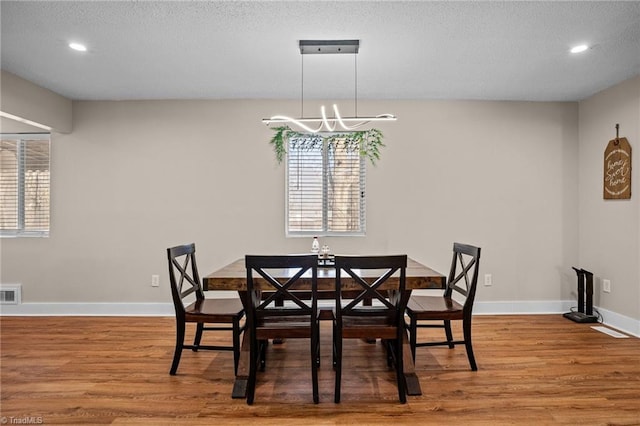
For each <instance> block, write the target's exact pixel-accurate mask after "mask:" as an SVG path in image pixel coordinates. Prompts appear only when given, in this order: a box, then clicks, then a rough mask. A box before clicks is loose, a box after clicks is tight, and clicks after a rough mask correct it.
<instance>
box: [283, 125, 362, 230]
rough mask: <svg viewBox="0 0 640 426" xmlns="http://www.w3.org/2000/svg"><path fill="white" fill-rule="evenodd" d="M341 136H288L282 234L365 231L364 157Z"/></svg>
mask: <svg viewBox="0 0 640 426" xmlns="http://www.w3.org/2000/svg"><path fill="white" fill-rule="evenodd" d="M341 138H342V139H336V138H331V137H326V135H325V137H321V136H315V135H311V136H305V137H304V138H291V139H290V140H289V146H288V151H287V212H286V215H287V223H286V227H287V235H364V232H365V161H364V157H362V156H361V155H360V151H359V149H358V147H357V146H354V144H353V143H350V142H352V141H349V140H348V139H346V138H348V135H346V136H345V135H344V134H341Z"/></svg>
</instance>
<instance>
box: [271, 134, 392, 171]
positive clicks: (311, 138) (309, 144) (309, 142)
mask: <svg viewBox="0 0 640 426" xmlns="http://www.w3.org/2000/svg"><path fill="white" fill-rule="evenodd" d="M272 130H273V131H274V132H275V133H274V135H273V137H272V138H271V141H270V142H269V143H270V144H272V145H273V149H274V151H275V153H276V161H278V164H280V163H282V160H283V159H284V156H285V154H286V153H287V149H286V146H287V145H288V142H289V141H290V142H291V143H292V145H293V146H294V147H295V148H298V149H304V150H311V149H314V148H318V147H319V146H321V145H322V143H323V141H325V140H326V141H327V143H328V144H329V150H335V149H345V150H346V151H347V152H355V151H359V152H360V155H361V156H363V157H366V158H368V159H369V161H371V164H373V165H374V166H375V164H376V161H377V160H379V159H380V148H381V147H383V146H385V145H384V143H382V132H381V131H380V130H378V129H369V130H358V131H352V132H344V133H333V132H332V133H327V134H320V133H313V134H310V133H301V132H296V131H295V130H292V129H291V128H290V127H289V126H279V127H274V128H273V129H272Z"/></svg>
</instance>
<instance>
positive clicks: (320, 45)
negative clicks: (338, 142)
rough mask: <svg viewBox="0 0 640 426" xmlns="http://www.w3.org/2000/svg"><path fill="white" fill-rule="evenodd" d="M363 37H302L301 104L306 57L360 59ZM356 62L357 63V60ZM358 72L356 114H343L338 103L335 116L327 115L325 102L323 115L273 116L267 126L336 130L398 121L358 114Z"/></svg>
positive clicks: (348, 129) (388, 115) (321, 130)
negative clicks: (340, 38)
mask: <svg viewBox="0 0 640 426" xmlns="http://www.w3.org/2000/svg"><path fill="white" fill-rule="evenodd" d="M359 46H360V40H300V54H301V57H302V94H301V101H300V102H301V104H302V105H303V106H304V56H303V55H313V54H353V55H354V58H355V59H356V61H357V56H356V55H357V54H358V49H359ZM354 63H356V62H354ZM354 75H355V105H356V113H355V116H353V117H342V116H341V115H340V111H339V110H338V105H336V104H333V115H332V116H328V115H327V111H326V108H325V106H324V105H322V106H321V107H320V117H312V118H310V117H300V118H293V117H288V116H285V115H274V116H272V117H271V118H265V119H263V120H262V122H263V123H265V124H266V125H270V124H286V125H289V124H291V125H295V126H297V127H299V128H300V129H302V130H304V131H307V132H309V133H318V132H333V131H335V130H346V131H350V130H356V129H358V128H360V127H362V126H364V125H366V124H368V123H371V122H375V121H395V120H396V117H395V115H393V114H379V115H376V116H369V117H360V116H358V71H357V63H356V66H354Z"/></svg>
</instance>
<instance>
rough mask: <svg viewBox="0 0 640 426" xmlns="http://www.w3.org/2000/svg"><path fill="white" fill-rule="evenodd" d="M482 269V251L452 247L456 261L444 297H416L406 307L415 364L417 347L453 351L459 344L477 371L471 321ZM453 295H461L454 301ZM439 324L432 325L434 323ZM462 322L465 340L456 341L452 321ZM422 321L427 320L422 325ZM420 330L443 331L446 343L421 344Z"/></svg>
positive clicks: (452, 262)
mask: <svg viewBox="0 0 640 426" xmlns="http://www.w3.org/2000/svg"><path fill="white" fill-rule="evenodd" d="M479 267H480V248H479V247H475V246H471V245H468V244H460V243H454V244H453V259H452V260H451V269H450V271H449V277H448V279H447V286H446V288H445V291H444V294H443V296H421V295H414V296H411V298H410V299H409V303H408V304H407V315H408V317H409V322H408V324H406V326H407V328H408V329H409V342H410V345H411V355H412V356H413V360H414V362H415V359H416V347H421V346H448V347H449V348H450V349H452V348H454V347H455V345H457V344H464V345H465V348H466V350H467V357H468V358H469V364H470V366H471V370H473V371H476V370H478V366H477V364H476V359H475V357H474V355H473V346H472V344H471V319H472V311H473V301H474V299H475V296H476V287H477V284H478V269H479ZM454 292H455V293H456V294H457V295H458V296H457V300H456V299H454V298H453V296H454ZM462 299H464V300H462ZM434 320H435V321H437V323H435V324H434V323H433V321H434ZM455 320H459V321H462V330H463V337H464V338H463V339H462V340H453V333H452V332H451V321H455ZM421 321H428V322H426V323H422V322H421ZM418 328H444V330H445V335H446V339H447V340H446V341H435V342H434V341H430V342H418V341H417V334H418V333H417V330H418Z"/></svg>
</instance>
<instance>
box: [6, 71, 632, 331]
mask: <svg viewBox="0 0 640 426" xmlns="http://www.w3.org/2000/svg"><path fill="white" fill-rule="evenodd" d="M305 109H306V110H307V111H315V110H316V109H317V108H316V106H310V105H305ZM359 110H360V113H361V114H363V115H365V114H378V113H382V112H393V113H395V114H396V115H397V116H398V117H399V120H398V121H397V122H396V123H389V124H384V125H381V126H379V127H380V128H381V130H383V132H384V134H385V143H386V145H387V146H386V147H385V148H383V158H382V160H381V161H380V162H379V163H378V165H377V166H376V167H371V166H368V171H367V173H368V176H367V235H366V237H350V238H346V237H343V238H327V239H323V241H322V243H326V244H329V245H330V246H331V248H332V249H333V250H334V251H335V252H338V253H363V252H367V253H393V252H397V253H399V252H405V253H407V254H409V255H410V256H412V257H414V258H416V259H417V260H420V261H423V262H425V263H427V264H429V265H430V266H432V267H434V268H436V269H438V270H440V271H442V272H446V271H447V269H448V265H449V261H450V249H451V243H452V242H453V241H462V242H467V243H472V244H477V245H480V246H482V248H483V258H482V267H481V273H482V274H486V273H490V274H492V275H493V286H491V287H485V286H481V288H480V290H479V295H478V298H479V300H480V303H481V306H482V304H483V303H484V306H485V307H487V306H488V307H489V309H490V310H491V309H493V310H495V311H502V312H505V311H506V312H508V311H509V309H510V307H511V306H515V305H517V306H518V308H517V309H520V310H522V311H526V309H523V306H527V305H532V306H533V305H535V306H545V304H546V306H549V307H553V306H556V307H555V308H551V310H552V311H555V312H558V311H559V310H562V309H565V308H567V307H568V306H570V304H575V298H576V295H575V283H576V277H575V274H574V273H573V271H572V270H571V268H570V267H571V266H573V265H578V266H581V267H583V268H585V269H589V270H591V271H593V272H594V274H595V278H596V295H595V301H596V304H597V305H599V306H600V307H601V308H602V310H603V312H605V321H607V320H608V319H609V320H611V321H613V322H614V323H617V324H619V325H620V326H621V327H622V328H623V329H626V330H628V331H631V332H634V333H635V334H638V335H640V321H638V320H639V319H640V207H639V202H638V197H637V195H634V196H633V198H632V199H631V200H626V201H605V200H603V199H602V173H603V172H602V155H603V152H604V148H605V146H606V144H607V142H608V140H609V139H611V138H613V136H614V126H615V123H620V125H621V129H622V131H621V136H626V137H627V138H628V139H629V141H630V142H631V145H632V146H633V147H634V151H633V162H634V163H635V165H636V167H635V168H634V170H633V181H634V182H635V183H634V185H633V187H634V188H635V192H637V187H638V185H639V184H640V178H639V177H638V169H639V167H638V164H640V163H639V161H640V160H639V159H638V156H639V154H638V153H639V152H640V151H639V150H640V147H638V141H639V140H640V129H639V126H640V124H639V123H640V77H636V78H634V79H631V80H629V81H627V82H624V83H621V84H619V85H617V86H614V87H612V88H610V89H607V90H604V91H603V92H601V93H599V94H596V95H595V96H593V97H592V98H590V99H588V100H585V101H582V102H580V103H533V102H485V101H379V102H365V101H360V105H359ZM298 111H299V103H298V102H297V101H282V100H260V101H258V100H245V101H224V100H211V101H131V102H74V103H73V132H72V133H70V134H61V133H54V134H53V136H52V179H53V184H52V224H51V237H50V238H48V239H33V238H23V239H2V240H0V252H1V253H0V256H1V257H0V259H1V262H0V267H1V270H0V274H1V282H2V283H5V284H10V283H22V284H23V302H26V303H27V304H30V303H31V304H34V303H35V304H37V303H45V304H51V303H62V304H65V303H73V302H91V303H107V304H108V303H121V302H124V303H161V304H166V303H168V302H169V300H170V299H169V291H168V283H167V275H166V272H165V270H166V268H167V266H166V260H165V248H166V247H168V246H171V245H175V244H180V243H186V242H191V241H194V242H196V244H197V247H198V259H199V265H200V269H201V272H202V273H207V272H209V271H212V270H214V269H216V268H218V267H220V266H223V265H224V264H226V263H228V262H231V261H233V260H234V259H236V258H238V257H241V256H243V255H244V254H245V253H250V252H251V253H278V252H304V251H307V250H308V249H309V246H310V239H308V238H285V233H284V166H282V165H277V164H276V162H275V159H274V154H273V151H272V149H271V147H270V146H269V144H268V141H269V139H270V138H271V136H272V132H271V131H270V130H269V129H268V128H266V127H265V126H264V125H263V124H261V123H260V119H261V118H263V117H267V116H270V115H273V114H276V113H284V114H291V115H296V114H297V113H298ZM27 118H29V117H27ZM152 274H159V275H160V276H161V286H160V288H152V287H151V286H150V281H151V279H150V278H151V275H152ZM481 278H482V277H481ZM603 278H607V279H610V280H611V281H612V292H611V293H610V294H603V293H602V292H601V291H600V290H601V287H600V286H601V280H602V279H603ZM560 302H562V303H564V305H562V306H561V305H558V304H557V303H560ZM553 303H556V305H553ZM43 306H45V307H44V308H43V309H45V310H46V309H49V308H48V307H46V306H49V305H43ZM37 309H38V308H36V312H37ZM7 310H8V308H7V307H3V312H7ZM32 312H33V311H32ZM124 312H125V313H126V309H125V311H124ZM45 313H46V312H45Z"/></svg>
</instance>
